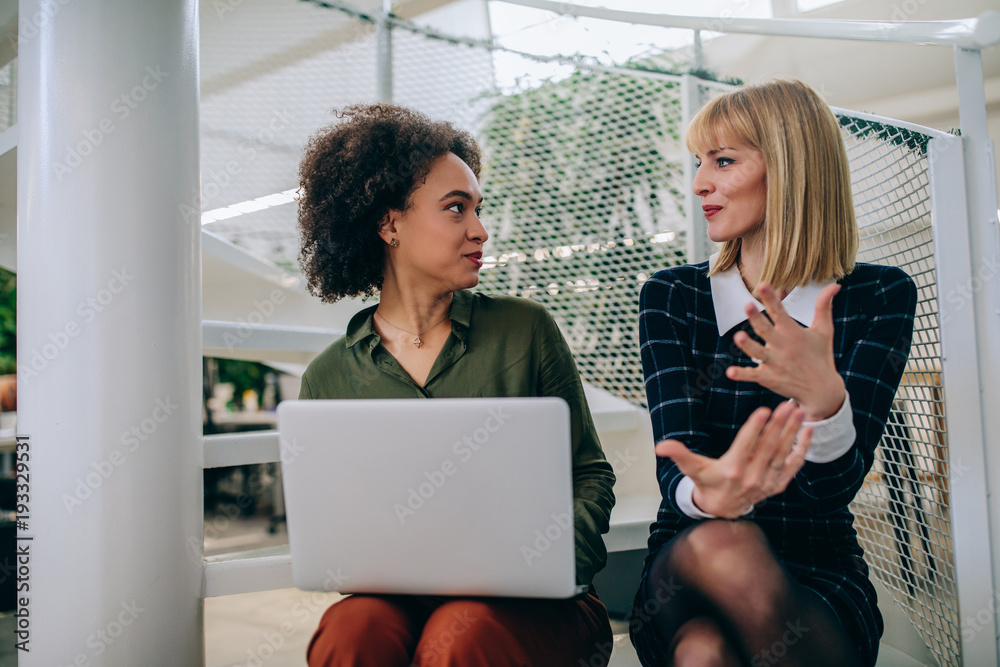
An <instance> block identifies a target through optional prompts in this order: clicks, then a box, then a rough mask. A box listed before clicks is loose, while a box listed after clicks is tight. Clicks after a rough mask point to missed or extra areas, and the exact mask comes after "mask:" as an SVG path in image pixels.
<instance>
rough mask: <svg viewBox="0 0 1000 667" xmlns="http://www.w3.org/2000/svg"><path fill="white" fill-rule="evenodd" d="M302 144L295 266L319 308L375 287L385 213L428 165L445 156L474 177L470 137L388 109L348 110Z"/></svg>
mask: <svg viewBox="0 0 1000 667" xmlns="http://www.w3.org/2000/svg"><path fill="white" fill-rule="evenodd" d="M334 114H335V115H336V116H337V117H338V118H340V119H341V121H340V122H338V123H335V124H333V125H330V126H328V127H326V128H323V129H322V130H320V131H319V132H317V133H316V134H315V135H314V136H313V137H312V138H310V140H309V143H308V145H307V146H306V153H305V157H303V159H302V163H301V164H300V165H299V186H300V188H299V192H300V199H299V223H298V227H299V234H300V236H301V250H300V252H299V267H300V268H301V269H302V273H303V274H305V276H306V279H307V280H308V284H309V292H310V294H312V295H314V296H318V297H321V298H322V299H323V301H325V302H327V303H334V302H336V301H337V300H339V299H342V298H344V297H347V296H364V297H370V296H372V295H374V294H375V292H376V291H377V290H379V289H381V287H382V274H383V266H384V261H385V244H384V243H383V241H382V239H381V237H379V235H378V231H379V227H380V225H381V224H382V222H383V221H384V220H385V217H386V215H387V214H388V212H389V210H390V209H394V210H406V209H407V208H408V207H409V206H410V204H411V202H410V195H411V194H412V193H413V191H414V190H415V189H416V188H417V187H418V185H419V184H421V183H423V181H424V180H425V179H426V177H427V173H428V171H430V166H431V163H432V162H434V160H435V159H437V158H438V157H440V156H442V155H445V154H447V153H449V152H451V153H454V154H455V155H457V156H458V157H460V158H461V159H462V160H463V161H464V162H465V163H466V164H467V165H469V168H470V169H471V170H472V172H473V173H474V174H475V175H476V178H477V179H478V178H479V172H480V159H481V155H480V151H479V145H478V144H477V143H476V140H475V139H473V137H472V135H471V134H469V133H468V132H465V131H464V130H460V129H458V128H456V127H454V126H453V125H451V124H450V123H446V122H438V121H433V120H431V119H430V118H428V117H427V116H425V115H424V114H422V113H420V112H417V111H413V110H411V109H407V108H404V107H400V106H396V105H394V104H355V105H352V106H349V107H346V108H344V109H343V110H341V111H339V112H337V111H334Z"/></svg>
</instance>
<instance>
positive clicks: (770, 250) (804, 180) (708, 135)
mask: <svg viewBox="0 0 1000 667" xmlns="http://www.w3.org/2000/svg"><path fill="white" fill-rule="evenodd" d="M686 143H687V147H688V150H690V151H691V152H692V153H700V154H702V155H704V154H706V153H708V152H709V151H712V150H718V149H719V148H722V147H723V146H732V145H733V144H734V143H735V144H743V145H746V146H750V147H751V148H754V149H756V150H758V151H760V152H761V154H762V155H763V157H764V166H765V176H764V181H765V184H766V188H767V200H766V201H767V204H766V206H767V208H766V212H765V215H764V267H763V271H762V272H761V276H760V280H761V282H764V281H767V282H769V283H771V285H772V286H773V287H774V288H775V289H785V290H790V289H792V288H793V287H795V286H804V285H807V284H809V283H810V282H813V281H815V282H825V281H828V280H838V279H840V278H842V277H843V276H845V275H847V274H848V273H850V272H851V271H852V270H853V269H854V264H855V258H856V256H857V251H858V227H857V222H856V221H855V219H854V203H853V200H852V198H851V178H850V170H849V168H848V164H847V153H846V151H845V150H844V142H843V139H842V138H841V134H840V126H839V125H838V124H837V119H836V118H834V115H833V112H832V111H830V107H829V106H827V104H826V102H824V101H823V99H822V98H821V97H820V96H819V94H818V93H817V92H816V91H815V90H813V89H812V88H811V87H809V86H808V85H806V84H804V83H802V82H801V81H796V80H789V81H786V80H773V81H768V82H766V83H762V84H758V85H748V86H743V87H741V88H739V89H738V90H735V91H733V92H730V93H726V94H724V95H721V96H719V97H716V98H715V99H713V100H712V101H711V102H709V103H708V104H707V105H705V106H704V107H703V108H702V109H701V110H700V111H698V113H697V114H695V117H694V118H693V119H692V120H691V125H690V126H689V127H688V131H687V136H686ZM740 247H741V240H740V239H733V240H731V241H726V242H725V243H723V245H722V250H721V251H720V253H719V257H718V259H717V261H716V262H715V264H714V265H713V267H712V271H711V272H710V274H711V275H714V274H717V273H720V272H722V271H725V270H727V269H729V268H730V267H732V266H733V265H734V264H736V262H737V260H738V259H739V256H740Z"/></svg>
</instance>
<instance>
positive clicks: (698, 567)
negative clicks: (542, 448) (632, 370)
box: [630, 81, 916, 667]
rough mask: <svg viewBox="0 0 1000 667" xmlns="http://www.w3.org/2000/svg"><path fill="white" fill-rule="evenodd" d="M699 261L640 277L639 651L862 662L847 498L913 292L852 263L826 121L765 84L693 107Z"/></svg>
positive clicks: (888, 390)
mask: <svg viewBox="0 0 1000 667" xmlns="http://www.w3.org/2000/svg"><path fill="white" fill-rule="evenodd" d="M687 144H688V148H689V150H691V151H692V152H693V153H694V154H695V155H696V157H697V159H698V161H699V163H700V164H699V166H698V170H697V173H696V176H695V179H694V182H693V189H694V192H695V194H697V195H698V196H699V197H700V199H701V204H702V210H703V211H704V214H705V217H706V219H707V222H708V235H709V238H711V239H712V240H713V241H715V242H717V243H721V244H722V248H721V250H720V252H718V253H717V254H716V255H713V256H712V257H711V259H709V261H708V262H704V263H701V264H696V265H692V266H682V267H678V268H674V269H669V270H665V271H660V272H659V273H657V274H655V275H654V276H653V277H652V278H651V279H650V280H649V281H648V282H647V283H646V284H645V286H644V287H643V289H642V293H641V296H640V315H639V333H640V347H641V357H642V365H643V373H644V375H645V381H646V392H647V397H648V399H649V410H650V416H651V418H652V423H653V431H654V435H655V439H656V443H657V444H656V453H657V455H658V456H659V457H660V458H658V460H657V477H658V480H659V483H660V489H661V493H662V496H663V498H662V502H661V505H660V510H659V513H658V517H657V521H656V523H655V524H653V525H652V526H651V535H650V539H649V554H648V556H647V558H646V562H645V564H644V567H643V576H642V583H641V585H640V589H639V591H638V593H637V594H636V599H635V607H634V609H633V612H632V617H631V627H630V630H631V632H630V634H631V637H632V641H633V643H634V644H635V645H636V649H637V651H638V653H639V656H640V660H641V661H642V663H643V664H644V665H647V666H648V665H666V664H673V665H695V664H697V665H753V666H757V665H775V664H782V665H810V666H813V667H815V666H819V665H837V666H842V665H873V664H875V659H876V657H877V653H878V642H879V638H880V637H881V634H882V629H883V626H882V618H881V616H880V614H879V611H878V608H877V606H876V602H877V599H876V594H875V590H874V588H873V587H872V585H871V582H870V581H869V578H868V567H867V565H866V564H865V561H864V559H863V551H862V549H861V547H860V546H859V545H858V541H857V534H856V532H855V530H854V528H853V520H854V517H853V516H852V514H851V512H850V510H849V509H848V505H849V503H850V502H851V501H852V500H853V498H854V496H855V494H856V493H857V491H858V489H860V488H861V484H862V482H863V481H864V478H865V475H866V474H867V472H868V470H869V469H870V468H871V466H872V462H873V460H874V456H875V447H876V445H877V444H878V442H879V439H880V437H881V435H882V431H883V429H884V427H885V422H886V419H887V417H888V414H889V409H890V407H891V405H892V399H893V395H894V393H895V390H896V387H897V386H898V384H899V381H900V378H901V375H902V373H903V369H904V366H905V364H906V359H907V356H908V354H909V348H910V337H911V334H912V330H913V316H914V310H915V307H916V288H915V287H914V284H913V281H912V280H911V279H910V278H909V277H908V276H907V275H906V274H905V273H903V272H902V271H900V270H899V269H897V268H892V267H885V266H875V265H870V264H862V263H857V262H856V261H855V259H856V253H857V247H858V232H857V225H856V221H855V219H854V213H853V210H854V209H853V204H852V200H851V189H850V179H849V170H848V165H847V157H846V153H845V150H844V146H843V141H842V138H841V135H840V130H839V127H838V124H837V122H836V119H835V118H834V116H833V114H832V112H831V111H830V109H829V107H828V106H827V105H826V104H825V103H824V102H823V100H822V99H821V98H820V97H819V95H817V93H816V92H815V91H814V90H813V89H812V88H810V87H809V86H807V85H805V84H803V83H801V82H798V81H772V82H769V83H765V84H762V85H756V86H746V87H743V88H741V89H738V90H736V91H734V92H731V93H728V94H726V95H723V96H721V97H718V98H716V99H714V100H712V101H711V102H710V103H709V104H708V105H707V106H706V107H705V108H703V109H702V110H701V111H700V112H699V113H698V114H697V115H696V116H695V118H694V119H693V120H692V123H691V127H690V128H689V131H688V134H687Z"/></svg>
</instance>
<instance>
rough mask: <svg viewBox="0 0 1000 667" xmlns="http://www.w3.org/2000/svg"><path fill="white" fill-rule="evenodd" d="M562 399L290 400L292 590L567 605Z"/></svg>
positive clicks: (570, 542) (572, 586)
mask: <svg viewBox="0 0 1000 667" xmlns="http://www.w3.org/2000/svg"><path fill="white" fill-rule="evenodd" d="M569 420H570V413H569V407H568V406H567V404H566V402H565V401H563V400H562V399H560V398H554V397H546V398H456V399H432V400H420V399H364V400H305V401H284V402H282V403H281V404H280V405H279V406H278V429H279V432H280V438H281V442H282V447H283V451H285V452H286V453H287V454H286V455H285V456H283V460H282V474H283V477H284V479H283V488H284V494H285V510H286V515H287V521H288V534H289V543H290V548H291V556H292V575H293V579H294V581H295V585H296V586H298V587H299V588H303V589H307V590H336V591H340V592H343V593H361V592H364V593H402V594H426V595H462V596H468V595H491V596H508V597H547V598H565V597H570V596H572V595H575V594H577V593H578V592H582V590H585V588H584V587H578V586H577V585H576V577H575V570H576V567H575V563H576V560H575V559H576V552H575V544H576V540H575V534H574V528H573V494H572V466H571V456H570V447H571V445H570V425H569Z"/></svg>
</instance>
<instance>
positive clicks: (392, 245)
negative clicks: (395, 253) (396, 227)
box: [389, 236, 399, 248]
mask: <svg viewBox="0 0 1000 667" xmlns="http://www.w3.org/2000/svg"><path fill="white" fill-rule="evenodd" d="M389 247H390V248H398V247H399V241H397V240H396V237H395V236H394V237H392V238H391V239H389Z"/></svg>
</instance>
